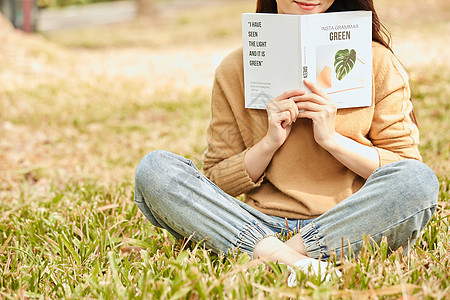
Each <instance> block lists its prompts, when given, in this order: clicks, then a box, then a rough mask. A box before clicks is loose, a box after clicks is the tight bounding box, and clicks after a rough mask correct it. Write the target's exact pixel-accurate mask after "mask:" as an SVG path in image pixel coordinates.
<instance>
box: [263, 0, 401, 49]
mask: <svg viewBox="0 0 450 300" xmlns="http://www.w3.org/2000/svg"><path fill="white" fill-rule="evenodd" d="M351 10H370V11H372V40H373V41H375V42H378V43H380V44H382V45H383V46H385V47H386V48H388V49H389V50H391V51H392V49H391V47H390V43H391V35H390V33H389V31H388V30H387V29H386V27H384V26H383V24H381V22H380V19H379V18H378V15H377V13H376V11H375V7H374V6H373V1H372V0H335V1H334V3H333V4H332V5H331V7H330V8H329V9H328V10H327V12H338V11H351ZM256 12H257V13H275V14H276V13H278V8H277V2H276V0H257V2H256Z"/></svg>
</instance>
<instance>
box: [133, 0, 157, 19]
mask: <svg viewBox="0 0 450 300" xmlns="http://www.w3.org/2000/svg"><path fill="white" fill-rule="evenodd" d="M155 2H156V1H155V0H137V3H138V15H139V16H140V17H144V18H147V17H154V16H156V4H155Z"/></svg>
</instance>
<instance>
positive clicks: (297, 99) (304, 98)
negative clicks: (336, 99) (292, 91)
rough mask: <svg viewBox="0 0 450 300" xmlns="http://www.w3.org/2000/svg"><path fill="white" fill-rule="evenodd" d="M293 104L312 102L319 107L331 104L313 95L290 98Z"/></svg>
mask: <svg viewBox="0 0 450 300" xmlns="http://www.w3.org/2000/svg"><path fill="white" fill-rule="evenodd" d="M291 99H292V100H293V101H294V102H296V103H297V102H314V103H317V104H320V105H328V104H330V103H332V102H330V101H328V100H327V99H324V98H323V97H322V96H319V95H317V94H314V93H309V94H305V95H303V96H297V97H294V98H291Z"/></svg>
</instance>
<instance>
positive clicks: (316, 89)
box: [303, 79, 330, 101]
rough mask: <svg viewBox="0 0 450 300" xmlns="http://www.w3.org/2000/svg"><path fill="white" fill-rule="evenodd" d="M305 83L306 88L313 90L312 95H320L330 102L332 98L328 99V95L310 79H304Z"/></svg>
mask: <svg viewBox="0 0 450 300" xmlns="http://www.w3.org/2000/svg"><path fill="white" fill-rule="evenodd" d="M303 83H304V84H305V86H306V87H307V88H308V89H310V90H311V92H312V93H314V94H316V95H319V96H320V97H323V98H325V99H326V100H328V101H329V100H330V98H329V97H328V94H327V93H325V92H324V91H322V90H321V89H320V88H319V87H318V86H317V85H315V84H314V83H313V82H312V81H311V80H308V79H304V80H303Z"/></svg>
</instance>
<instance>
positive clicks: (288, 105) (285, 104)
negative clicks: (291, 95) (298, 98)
mask: <svg viewBox="0 0 450 300" xmlns="http://www.w3.org/2000/svg"><path fill="white" fill-rule="evenodd" d="M267 111H268V112H269V114H277V113H279V112H283V111H288V112H290V114H291V120H294V122H295V120H297V115H298V108H297V105H296V104H295V102H294V101H293V100H291V99H286V100H283V101H280V102H274V101H271V102H270V103H269V104H268V105H267Z"/></svg>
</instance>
